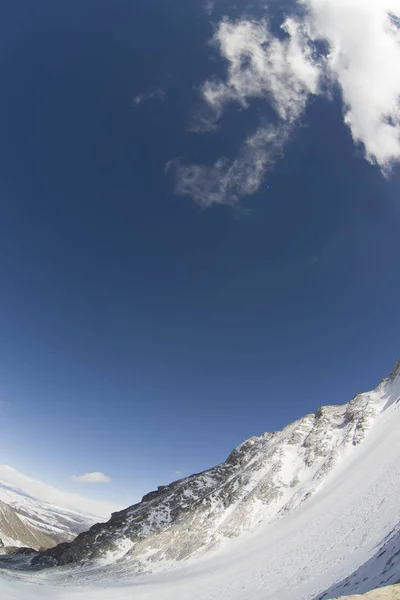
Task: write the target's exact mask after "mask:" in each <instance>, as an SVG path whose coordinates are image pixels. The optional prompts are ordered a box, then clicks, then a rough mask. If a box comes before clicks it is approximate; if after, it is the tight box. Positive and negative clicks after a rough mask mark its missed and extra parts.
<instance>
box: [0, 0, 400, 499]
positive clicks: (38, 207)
mask: <svg viewBox="0 0 400 600" xmlns="http://www.w3.org/2000/svg"><path fill="white" fill-rule="evenodd" d="M307 2H308V4H309V9H310V11H311V12H310V15H311V16H310V17H309V18H308V20H305V21H304V22H305V23H306V26H307V27H309V32H308V34H307V35H308V38H307V39H306V40H305V38H304V35H305V34H304V28H303V29H298V30H296V28H294V29H293V30H290V31H291V33H290V32H289V33H288V30H287V31H286V33H284V32H282V30H281V29H279V26H280V24H281V23H282V22H283V21H284V19H285V15H287V14H293V15H297V16H296V19H297V18H298V19H300V18H303V17H300V16H299V15H300V14H301V11H300V9H299V6H298V5H295V4H293V3H291V2H287V3H284V4H281V5H280V7H281V8H280V9H279V11H278V9H277V8H276V7H277V3H272V4H271V5H270V6H271V8H270V9H269V11H267V15H268V18H269V21H268V22H267V21H266V20H263V19H265V13H264V10H263V9H261V8H258V9H254V8H253V9H250V8H249V7H248V6H246V5H245V4H244V3H242V4H239V5H238V6H237V7H236V9H231V8H229V4H228V3H223V2H219V3H218V2H216V3H215V5H214V7H212V5H211V4H208V5H206V4H204V3H201V2H187V3H180V2H173V3H172V4H169V5H166V4H165V3H164V2H161V1H160V0H152V1H150V2H147V3H146V4H144V3H140V4H138V3H134V2H128V1H125V0H124V1H123V0H116V1H115V2H112V3H110V2H106V1H103V2H101V1H98V0H97V1H96V2H94V1H92V0H88V1H87V2H81V1H79V2H70V3H62V5H59V3H54V2H52V1H50V0H49V1H45V0H43V1H41V2H35V3H32V2H28V1H27V0H19V1H17V2H14V3H12V6H11V5H9V6H8V7H7V12H6V15H5V18H4V19H3V20H2V24H1V26H0V27H1V35H0V44H1V55H2V57H3V58H2V60H1V64H0V73H1V80H2V90H1V95H0V126H1V131H2V135H1V136H0V186H1V188H0V189H1V199H2V201H1V202H2V218H1V225H0V228H1V230H0V251H1V259H0V275H1V282H2V284H1V294H0V325H1V336H0V401H1V404H0V414H1V424H0V450H1V455H2V459H1V460H0V462H2V463H5V464H9V465H11V466H13V467H14V468H16V469H18V470H19V471H21V472H23V473H26V474H27V475H29V476H31V477H34V478H37V479H40V480H42V481H46V482H48V483H50V484H52V485H55V486H57V487H59V488H61V489H65V490H68V491H78V492H79V493H82V494H84V495H89V496H92V497H93V498H102V499H105V500H108V501H110V502H114V503H116V504H118V505H127V504H130V503H132V502H133V501H135V500H137V499H138V498H139V497H140V495H141V494H143V493H145V492H146V491H149V490H150V489H153V488H154V487H156V486H157V485H161V484H165V483H167V482H169V481H171V480H173V479H176V478H178V477H179V476H181V475H187V474H190V473H192V472H196V471H199V470H202V469H205V468H207V467H210V466H212V465H214V464H216V463H218V462H220V461H222V460H224V459H225V458H226V456H227V455H228V454H229V452H230V451H231V450H232V448H233V447H234V446H236V445H237V444H239V443H240V442H242V441H243V440H244V439H246V438H247V437H250V436H252V435H258V434H261V433H262V432H264V431H271V430H275V429H279V428H281V427H283V426H284V425H286V424H287V423H288V422H290V421H292V420H293V419H295V418H297V417H300V416H302V415H303V414H305V413H307V412H311V411H315V410H316V409H317V408H318V407H319V406H321V405H322V404H329V403H341V402H345V401H348V400H349V399H350V398H351V397H352V396H353V395H354V394H355V393H356V392H360V391H365V390H367V389H369V388H372V387H374V386H375V385H376V384H377V383H378V382H379V380H380V378H381V377H383V376H384V375H386V374H387V373H388V372H389V371H390V368H391V366H392V363H394V360H395V358H396V357H397V356H398V354H399V349H398V334H399V317H398V298H399V294H400V277H399V267H398V255H399V251H398V230H399V226H400V205H399V190H400V171H399V168H398V162H399V160H400V142H399V141H398V138H397V142H398V145H396V135H398V129H396V128H397V127H398V120H397V121H396V119H398V113H396V111H395V110H393V114H392V113H390V110H389V109H388V110H386V109H387V107H391V106H393V98H398V95H399V94H400V84H399V85H398V87H396V86H397V84H398V79H396V76H395V75H394V74H393V77H392V78H391V79H390V82H391V83H390V85H389V84H387V86H386V84H382V81H386V80H387V79H388V78H387V77H386V74H385V73H383V75H384V76H385V79H384V80H383V79H382V81H381V80H380V79H379V78H380V76H381V74H380V71H381V70H382V69H383V67H381V68H380V69H379V70H377V69H376V68H375V66H374V65H375V63H374V61H373V60H372V59H371V61H368V60H367V59H365V62H363V63H362V64H359V63H358V62H357V60H356V58H357V57H358V56H359V53H358V50H359V49H360V48H361V49H362V48H363V46H362V44H363V43H364V42H363V39H365V33H364V32H363V30H362V26H363V24H365V27H367V28H368V27H369V26H370V25H371V23H373V24H375V25H376V30H375V29H374V30H373V33H374V34H375V37H373V36H372V37H370V42H371V43H370V45H371V46H372V49H373V50H374V49H376V52H382V53H383V52H384V51H386V50H385V49H387V48H388V49H389V50H390V56H391V60H393V62H392V63H390V64H389V65H387V68H389V67H390V68H393V65H396V64H398V63H396V60H397V55H396V54H395V53H394V52H393V48H394V49H395V50H396V51H397V50H398V39H397V40H396V38H395V36H396V35H397V34H396V32H397V29H396V27H397V26H396V25H395V24H394V23H395V20H394V18H391V19H389V18H388V14H389V13H390V10H392V8H393V6H394V3H392V4H393V6H392V4H391V0H384V2H383V3H382V6H381V7H380V8H379V7H378V8H376V7H375V6H374V4H373V3H369V2H365V3H364V4H363V7H364V8H360V7H361V4H360V2H358V0H351V2H350V3H349V6H350V5H351V8H352V9H354V11H357V10H358V9H360V10H361V11H362V12H361V13H360V19H359V20H358V21H357V23H359V29H358V30H357V32H356V34H357V35H354V32H350V33H349V32H347V31H344V32H343V31H342V30H341V29H340V27H339V26H338V27H337V26H336V24H337V23H339V22H340V23H343V22H347V21H346V19H344V20H343V19H342V18H341V19H336V17H343V15H341V14H339V13H338V14H336V13H335V10H336V9H334V8H332V7H333V5H332V3H331V0H326V10H327V14H325V13H322V12H321V14H317V13H316V12H315V14H314V13H313V12H312V11H313V10H314V8H315V7H314V4H315V0H307ZM57 4H58V5H57ZM386 4H387V6H386ZM386 9H387V10H386ZM315 10H316V9H315ZM394 10H395V8H393V11H392V14H395V13H394ZM290 11H291V12H290ZM329 11H331V12H329ZM332 11H333V12H332ZM368 11H369V12H368ZM374 11H376V14H375V13H374ZM382 14H384V16H385V18H388V22H390V23H392V25H393V27H392V29H393V31H392V32H389V33H388V32H387V31H386V29H385V30H384V29H383V28H381V29H379V23H380V21H379V18H378V17H381V16H382ZM313 15H314V17H315V18H314V20H312V18H311V17H312V16H313ZM352 15H353V13H352ZM224 16H226V17H228V18H229V19H230V21H223V20H222V19H223V17H224ZM344 16H346V15H344ZM382 22H383V21H382ZM227 23H228V26H226V24H227ZM224 24H225V25H224ZM375 25H374V26H375ZM224 27H225V28H224ZM240 27H241V28H242V29H239V28H240ZM371 27H372V25H371ZM313 28H314V29H313ZM330 28H331V29H330ZM267 30H268V31H269V33H268V35H269V36H270V37H269V38H268V36H267V38H266V39H264V37H263V36H265V31H267ZM314 30H315V31H316V32H317V33H315V31H314ZM243 31H245V32H246V33H245V34H243V35H241V37H240V38H239V37H238V32H239V33H240V32H241V33H243ZM296 31H297V33H296ZM299 31H300V34H299V33H298V32H299ZM368 31H370V30H369V29H368ZM310 32H311V33H310ZM317 34H318V35H317ZM350 34H351V36H350ZM295 35H299V36H300V37H298V38H296V39H298V41H299V40H300V41H299V43H298V44H297V46H294V45H293V47H291V46H290V47H289V51H290V52H291V51H292V50H293V52H294V51H296V52H298V56H297V55H296V60H297V59H298V58H299V56H300V57H301V58H302V61H303V62H300V63H299V62H298V61H297V62H296V61H292V62H291V59H290V60H289V58H288V56H289V57H290V56H292V55H291V54H290V52H289V53H287V52H286V51H287V49H288V48H287V47H286V46H282V47H281V46H279V44H285V43H287V40H288V39H290V40H294V39H295ZM380 35H381V37H379V36H380ZM213 36H214V38H213ZM246 36H247V37H246ZM302 36H303V37H302ZM313 36H314V38H313ZM324 36H325V37H324ZM335 36H336V37H335ZM349 36H350V37H351V39H352V40H353V41H354V40H356V41H355V42H354V48H353V45H352V46H349V47H348V55H346V48H347V46H346V40H348V39H349ZM384 36H386V37H384ZM212 38H213V39H214V43H210V40H211V39H212ZM303 38H304V39H303ZM320 38H321V39H322V40H325V42H324V41H322V42H321V39H320ZM272 39H274V40H278V42H277V44H278V49H279V51H281V50H282V48H283V50H282V52H283V53H284V54H283V56H284V57H285V61H286V62H284V65H285V69H286V71H285V74H284V75H285V77H284V78H283V80H279V77H278V75H277V73H276V70H275V69H276V67H275V65H276V62H274V61H270V62H271V64H272V66H271V64H269V63H268V57H270V56H271V52H272V49H271V48H272V46H271V44H270V42H271V40H272ZM326 39H330V40H333V41H332V42H331V43H332V47H331V50H332V52H331V55H329V56H330V57H332V56H333V58H335V52H334V50H335V40H336V39H337V40H339V41H338V42H337V48H341V50H340V52H342V53H343V55H344V57H345V58H346V60H347V62H346V64H347V65H348V66H347V67H346V69H344V70H343V69H342V66H341V65H342V62H343V61H342V58H341V55H340V52H339V50H338V55H337V56H336V58H335V61H333V58H332V62H331V63H330V64H329V65H328V60H330V59H329V56H328V55H327V52H326V48H325V46H324V43H325V44H326ZM238 40H239V41H238ZM285 40H286V41H285ZM371 40H372V41H371ZM387 40H389V42H390V44H392V43H393V44H394V46H393V48H392V47H391V46H387V44H386V41H387ZM339 42H340V43H339ZM384 42H385V43H384ZM235 44H236V45H235ZM240 44H242V46H240ZM268 44H270V45H268ZM318 44H319V45H318ZM357 44H359V46H357ZM374 44H375V45H374ZM396 44H397V46H396ZM232 47H233V48H234V52H233V54H231V55H229V52H228V50H227V49H231V48H232ZM305 47H307V48H310V47H312V48H313V52H314V54H313V56H312V57H311V58H310V56H309V55H307V53H304V48H305ZM299 48H300V50H299ZM260 49H261V50H260ZM316 49H318V51H319V54H318V55H317V54H316V51H317V50H316ZM259 51H260V52H261V55H262V61H264V62H262V61H261V62H262V65H261V67H260V69H261V70H260V72H259V73H258V76H257V77H255V72H254V68H253V67H254V65H253V66H252V64H251V60H252V58H251V57H254V56H255V55H256V54H257V52H259ZM285 52H286V54H285ZM302 52H303V54H302ZM352 52H354V56H356V58H354V57H353V54H352ZM252 53H253V54H252ZM243 56H245V57H247V58H246V60H243ZM249 56H250V59H249ZM257 56H260V55H257ZM363 56H364V54H363ZM304 57H305V58H304ZM367 58H368V57H367ZM382 58H385V57H384V56H382ZM246 61H247V62H246ZM307 61H309V62H307ZM341 61H342V62H341ZM249 63H250V66H249ZM293 64H294V65H295V66H294V67H293ZM382 64H385V65H386V64H387V61H386V62H385V61H383V60H382ZM298 65H300V66H298ZM352 68H354V70H355V71H354V72H355V73H357V74H359V78H358V77H357V78H356V77H352V72H351V69H352ZM246 69H248V71H246ZM263 69H264V71H263ZM296 69H297V70H296ZM383 70H384V69H383ZM393 73H394V71H393ZM349 74H350V76H349ZM383 75H382V77H383ZM277 77H278V79H276V78H277ZM274 78H275V79H274ZM374 78H375V79H376V81H375V80H374ZM356 80H357V82H358V83H359V87H355V85H353V84H354V81H356ZM271 81H277V82H278V84H277V88H276V89H277V90H278V91H276V89H275V91H271V89H270V88H269V87H268V86H270V82H271ZM282 81H284V86H283V87H282V85H283V84H282ZM365 82H367V83H368V85H371V82H372V83H373V90H374V92H373V93H372V92H371V95H372V96H374V100H376V101H374V103H372V101H371V103H370V104H368V102H366V101H365V95H364V96H363V85H364V84H365ZM375 84H376V85H375ZM365 85H366V84H365ZM285 86H286V87H285ZM385 86H386V87H385ZM210 90H211V92H212V94H211V92H210ZM207 94H208V95H207ZM274 94H275V95H274ZM396 94H397V96H396ZM288 98H289V100H288ZM344 99H345V100H346V101H345V102H344ZM345 107H347V108H345ZM377 107H378V108H377ZM280 111H281V114H280ZM377 111H378V113H377ZM379 111H381V112H379ZM381 113H382V114H381ZM344 114H345V115H346V123H347V124H346V123H345V122H344ZM382 123H383V124H386V125H387V127H386V128H384V127H383V125H382ZM378 125H379V127H378ZM396 131H397V133H396ZM260 132H261V133H260ZM266 132H268V136H269V137H268V139H266V137H265V136H266ZM255 134H258V138H257V140H259V139H260V138H262V141H261V142H259V141H256V143H253V142H246V139H247V140H249V139H250V140H254V136H255ZM252 136H253V137H252ZM249 148H250V150H249ZM222 157H224V160H223V161H222V162H221V159H222ZM171 161H172V162H171ZM255 164H257V165H260V164H261V171H260V170H259V171H257V169H256V168H255V166H254V165H255ZM168 165H169V167H168ZM212 165H214V166H212ZM166 167H167V168H166ZM250 178H251V182H250ZM250 183H251V185H250ZM249 186H250V187H251V186H252V187H251V191H252V193H248V192H249V189H250V187H249ZM97 471H99V472H103V473H105V474H106V475H107V476H109V477H110V478H111V481H110V482H109V483H107V484H106V485H98V486H95V485H92V486H90V487H89V486H88V485H87V486H86V487H85V486H84V485H83V484H82V483H79V482H74V481H72V479H71V478H72V477H73V476H77V477H78V476H80V475H82V474H84V473H90V472H97Z"/></svg>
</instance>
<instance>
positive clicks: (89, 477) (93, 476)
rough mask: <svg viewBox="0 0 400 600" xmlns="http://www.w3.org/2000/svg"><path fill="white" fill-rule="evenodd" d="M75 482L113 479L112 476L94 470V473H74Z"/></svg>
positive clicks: (104, 481)
mask: <svg viewBox="0 0 400 600" xmlns="http://www.w3.org/2000/svg"><path fill="white" fill-rule="evenodd" d="M71 479H72V481H75V483H108V482H109V481H111V477H108V475H105V474H104V473H101V472H100V471H94V472H93V473H85V474H84V475H79V476H78V477H77V476H76V475H73V476H72V477H71Z"/></svg>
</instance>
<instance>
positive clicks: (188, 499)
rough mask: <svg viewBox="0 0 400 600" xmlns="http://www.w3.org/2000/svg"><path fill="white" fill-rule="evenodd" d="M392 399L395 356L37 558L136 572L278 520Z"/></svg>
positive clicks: (333, 469) (347, 454)
mask: <svg viewBox="0 0 400 600" xmlns="http://www.w3.org/2000/svg"><path fill="white" fill-rule="evenodd" d="M399 396H400V361H398V362H397V363H396V366H395V368H394V370H393V372H392V373H391V375H390V376H389V377H388V378H386V379H384V380H382V382H381V383H380V385H379V386H378V388H376V390H374V391H372V392H369V393H365V394H359V395H357V396H355V397H354V398H353V399H352V400H351V401H350V402H349V403H347V404H344V405H339V406H323V407H321V408H320V409H318V410H317V411H316V413H315V414H309V415H306V416H305V417H303V418H301V419H299V420H298V421H295V422H294V423H291V424H290V425H288V426H287V427H285V429H283V430H282V431H278V432H274V433H265V434H263V435H262V436H260V437H253V438H251V439H249V440H247V441H246V442H244V443H243V444H241V445H240V446H238V447H237V448H236V449H235V450H234V451H233V452H232V453H231V454H230V456H229V457H228V458H227V460H226V461H225V462H224V463H222V464H220V465H218V466H216V467H214V468H212V469H210V470H208V471H205V472H203V473H200V474H196V475H192V476H190V477H187V478H185V479H182V480H179V481H176V482H174V483H171V484H170V485H167V486H162V487H159V488H158V490H157V491H154V492H150V493H149V494H147V495H146V496H144V497H143V499H142V501H141V502H140V503H139V504H136V505H134V506H131V507H129V508H127V509H125V510H123V511H120V512H117V513H113V515H112V517H111V519H110V520H109V521H108V522H107V523H105V524H96V525H94V526H93V527H92V528H91V529H90V530H89V531H88V532H86V533H82V534H80V535H79V536H78V537H77V538H76V539H75V540H74V541H73V542H72V543H71V544H63V545H60V546H58V547H56V548H53V549H50V550H49V551H47V552H46V553H45V554H43V555H42V556H40V557H39V558H38V559H37V560H38V561H41V562H47V561H49V562H53V564H54V563H56V564H59V565H63V564H68V563H74V562H78V561H86V560H88V559H95V558H101V557H102V558H104V557H107V560H108V561H113V560H119V561H120V562H121V560H122V561H123V562H124V561H125V562H128V563H129V568H130V569H133V570H135V571H136V572H138V573H142V572H146V571H150V570H153V569H154V568H160V566H162V565H164V566H165V565H168V566H171V563H172V562H176V561H181V560H182V559H188V558H189V557H198V556H200V555H202V554H204V553H208V552H210V550H212V549H217V548H218V547H219V546H220V545H221V544H223V543H224V541H225V540H227V539H229V538H233V537H236V536H239V535H240V534H242V533H244V532H248V531H256V530H257V529H259V528H260V526H262V525H265V524H268V523H271V522H276V521H278V520H282V521H284V520H285V519H287V518H288V517H290V516H292V515H294V514H296V510H297V509H299V507H301V506H302V505H306V504H307V503H310V501H311V499H312V498H313V497H314V496H318V495H319V496H321V494H323V490H324V488H325V487H326V485H327V482H328V481H329V480H330V479H331V478H332V476H334V475H335V473H339V472H340V471H341V469H343V468H344V467H345V465H346V463H347V461H348V460H351V459H352V457H353V456H355V455H356V454H357V455H358V453H359V451H360V450H359V448H360V447H361V446H362V443H363V441H364V439H365V437H366V436H368V432H369V430H370V429H371V428H372V427H373V426H374V424H375V422H376V421H377V420H379V418H380V416H381V415H382V413H384V412H385V410H386V409H387V408H388V407H389V406H390V405H393V404H396V403H398V402H399V400H400V398H399ZM396 408H397V407H396ZM399 458H400V456H399ZM368 476H369V474H368V473H365V477H366V478H367V477H368ZM397 483H400V482H397ZM399 520H400V514H399ZM393 535H394V534H393ZM345 591H346V590H345Z"/></svg>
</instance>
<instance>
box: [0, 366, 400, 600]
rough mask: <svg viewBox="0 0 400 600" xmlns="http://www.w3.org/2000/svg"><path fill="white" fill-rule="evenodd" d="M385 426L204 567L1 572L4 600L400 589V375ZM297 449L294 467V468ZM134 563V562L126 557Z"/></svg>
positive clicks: (380, 413)
mask: <svg viewBox="0 0 400 600" xmlns="http://www.w3.org/2000/svg"><path fill="white" fill-rule="evenodd" d="M371 394H375V396H374V397H375V404H376V407H377V409H378V410H377V416H375V417H374V419H373V423H372V424H371V425H370V427H369V430H368V431H367V433H366V435H365V439H363V441H362V442H361V443H360V444H358V445H354V446H351V447H345V448H344V450H343V452H342V453H341V455H340V456H339V457H338V459H337V460H336V462H335V464H334V466H333V468H332V469H331V471H330V472H329V473H328V474H327V475H326V477H325V478H324V479H323V480H322V481H321V483H320V484H319V485H318V486H317V488H316V490H315V492H314V493H313V495H312V496H311V497H309V498H308V499H307V500H306V501H305V502H303V503H302V504H301V505H300V506H299V507H297V508H295V509H294V510H292V511H291V512H288V513H287V514H285V515H284V516H283V517H282V518H280V519H277V520H274V521H272V522H269V523H265V524H263V525H261V526H259V527H258V528H257V529H256V530H254V531H250V532H247V533H242V534H241V535H240V536H239V537H238V538H232V539H229V538H224V540H223V541H222V543H221V545H220V546H219V547H218V549H213V550H211V551H210V552H209V553H206V554H203V555H202V556H200V557H198V558H190V559H188V560H185V561H180V562H178V563H177V562H172V561H171V562H170V563H168V562H167V561H166V562H165V563H164V564H160V565H155V566H154V570H153V572H152V573H150V574H145V575H139V576H138V575H136V576H134V575H133V572H132V567H131V566H130V562H129V558H127V557H126V556H124V552H122V553H121V555H120V556H119V558H118V556H112V555H110V556H109V557H108V559H107V560H104V561H98V562H97V563H94V564H92V565H91V566H89V565H87V566H81V565H79V566H78V565H73V566H66V567H54V568H52V569H44V570H41V571H35V572H34V571H28V572H22V571H11V570H6V569H1V570H0V597H1V598H2V599H3V598H4V599H5V600H36V599H38V600H39V599H47V598H48V599H50V598H51V599H52V600H53V599H54V600H67V599H68V600H110V598H112V599H113V600H128V599H129V600H131V599H132V598H134V599H135V600H188V599H189V598H190V599H191V600H212V599H214V600H217V599H219V600H221V599H224V600H277V599H279V600H317V599H322V598H324V600H328V598H335V597H338V596H346V595H350V594H355V593H357V594H358V593H364V592H367V591H369V590H371V589H373V588H375V587H379V586H383V585H390V584H394V583H397V582H398V581H400V435H399V434H400V369H398V371H397V372H396V376H395V377H394V378H393V379H392V380H390V381H388V382H387V383H386V384H385V385H383V386H382V385H381V386H379V387H378V388H377V390H375V391H374V392H371ZM291 452H292V450H291V449H290V448H288V453H287V456H286V461H287V462H288V463H290V461H291V460H292V458H291V457H292V454H291ZM127 556H128V555H127Z"/></svg>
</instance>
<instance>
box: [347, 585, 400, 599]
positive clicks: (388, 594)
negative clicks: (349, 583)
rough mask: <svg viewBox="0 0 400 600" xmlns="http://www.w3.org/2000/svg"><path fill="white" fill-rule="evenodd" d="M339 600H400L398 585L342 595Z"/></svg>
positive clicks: (399, 586)
mask: <svg viewBox="0 0 400 600" xmlns="http://www.w3.org/2000/svg"><path fill="white" fill-rule="evenodd" d="M341 600H400V585H390V586H389V587H385V588H379V589H377V590H372V592H368V594H364V595H362V596H360V595H356V596H342V597H341Z"/></svg>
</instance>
